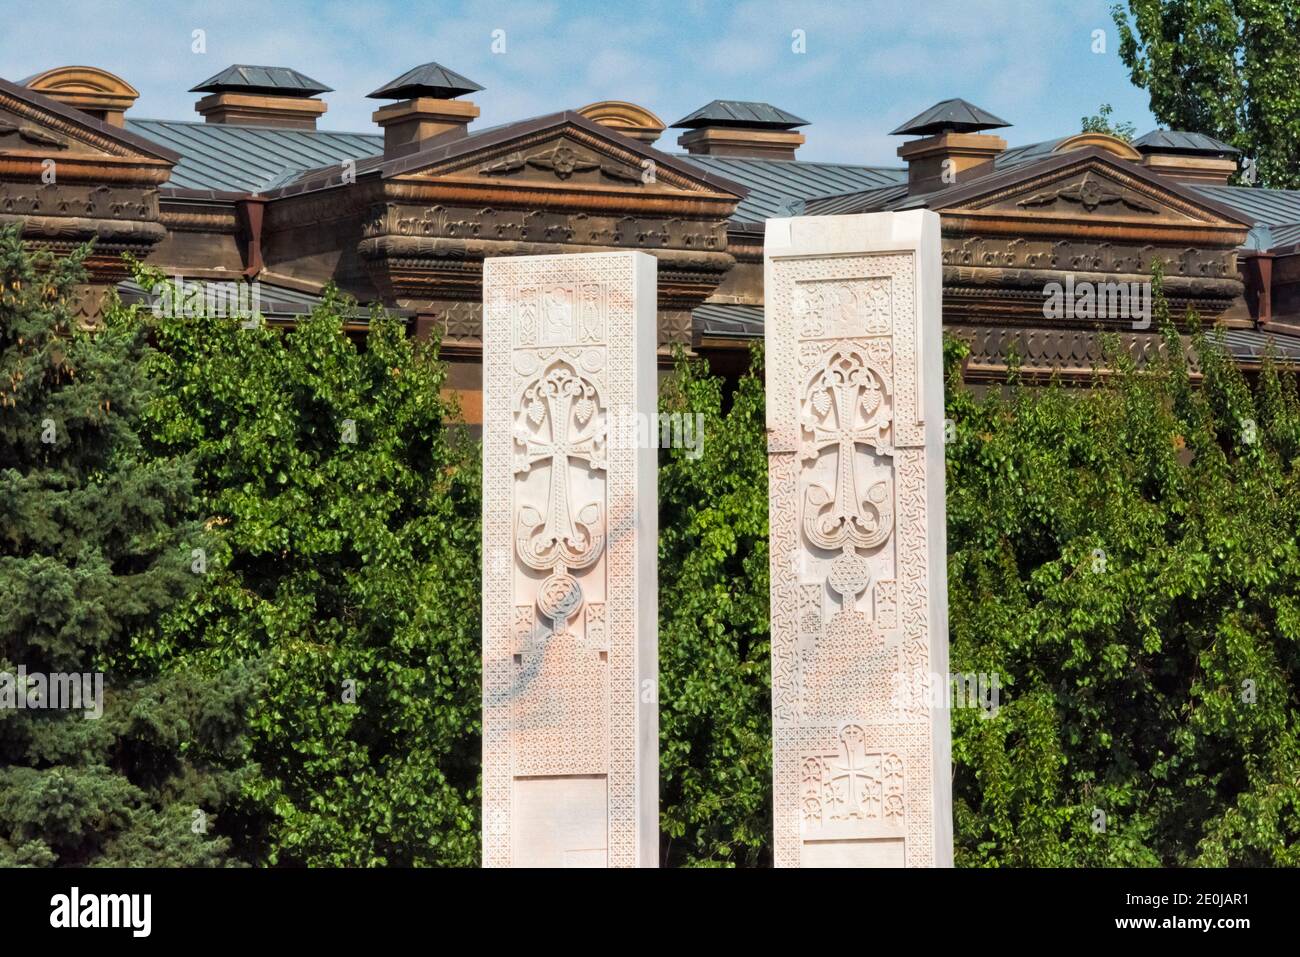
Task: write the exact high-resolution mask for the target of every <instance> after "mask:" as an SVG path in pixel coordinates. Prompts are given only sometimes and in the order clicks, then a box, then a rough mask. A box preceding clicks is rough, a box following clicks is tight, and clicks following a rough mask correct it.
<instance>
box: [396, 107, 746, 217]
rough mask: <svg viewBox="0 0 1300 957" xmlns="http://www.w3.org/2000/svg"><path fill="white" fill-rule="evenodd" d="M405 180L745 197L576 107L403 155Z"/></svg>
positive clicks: (740, 191) (398, 172) (737, 189)
mask: <svg viewBox="0 0 1300 957" xmlns="http://www.w3.org/2000/svg"><path fill="white" fill-rule="evenodd" d="M388 175H390V176H391V175H399V176H401V177H402V178H403V179H404V180H412V179H413V180H418V181H424V182H429V181H437V182H445V183H466V184H469V183H474V184H485V185H498V186H499V185H501V184H509V185H514V186H519V187H521V188H529V187H541V188H547V187H553V188H563V189H567V190H588V189H590V190H604V189H617V190H619V191H623V192H625V191H627V190H629V189H631V190H637V191H645V192H651V193H679V194H680V193H697V194H703V195H709V196H715V197H716V196H720V195H722V196H729V197H734V198H735V199H736V200H739V199H742V198H744V196H745V195H746V190H745V189H744V188H743V187H741V186H739V185H737V184H735V183H731V182H728V181H727V180H725V179H722V178H721V177H717V176H714V175H712V174H710V173H707V172H705V171H704V170H702V169H700V168H699V167H696V166H694V165H692V164H690V163H689V162H687V161H684V160H682V159H681V158H680V157H675V156H670V155H669V154H667V153H662V152H660V151H659V150H656V149H654V148H653V147H651V146H649V145H648V144H646V143H643V142H641V141H639V140H636V139H633V138H631V137H627V136H623V135H621V134H620V133H618V132H617V131H616V130H613V129H611V128H609V127H607V126H604V125H602V124H600V123H596V122H594V121H592V120H589V119H587V118H586V117H585V116H582V115H581V114H578V113H571V112H566V113H560V114H554V115H552V116H550V117H542V118H539V119H538V120H529V121H524V122H522V123H516V124H511V125H509V126H506V127H501V128H498V129H495V130H489V131H484V132H483V133H479V134H476V135H472V136H467V137H462V138H461V139H460V140H458V141H455V142H452V143H450V144H448V145H445V146H440V147H434V148H430V149H426V150H423V151H421V152H420V153H416V154H412V155H411V156H408V157H403V158H402V159H401V160H399V161H397V163H395V164H394V166H393V168H392V169H391V170H389V171H388Z"/></svg>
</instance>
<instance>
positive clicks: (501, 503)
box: [483, 252, 659, 867]
mask: <svg viewBox="0 0 1300 957" xmlns="http://www.w3.org/2000/svg"><path fill="white" fill-rule="evenodd" d="M655 283H656V273H655V259H654V257H653V256H650V255H649V254H647V253H640V252H616V253H593V254H574V255H562V256H514V257H496V258H488V259H486V260H485V261H484V269H483V863H484V866H487V867H511V866H514V867H635V866H641V867H653V866H656V864H657V861H658V848H659V806H658V805H659V750H658V735H659V729H658V712H657V708H658V704H657V692H658V661H657V654H658V630H657V629H658V623H657V601H658V595H657V588H658V580H657V565H656V549H657V539H658V518H657V508H658V496H657V472H656V468H657V463H656V450H655V449H654V448H651V447H650V443H649V442H635V441H620V440H619V439H621V438H622V437H624V436H625V435H627V432H626V430H625V429H624V428H623V425H624V424H625V423H628V422H629V421H633V420H634V419H635V417H637V416H650V415H652V414H653V413H654V411H655V407H656V397H657V379H656V362H655V348H656V342H655V297H656V289H655ZM644 421H653V420H651V419H648V418H647V419H645V420H644Z"/></svg>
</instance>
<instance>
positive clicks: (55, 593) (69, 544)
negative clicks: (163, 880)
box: [0, 227, 250, 866]
mask: <svg viewBox="0 0 1300 957" xmlns="http://www.w3.org/2000/svg"><path fill="white" fill-rule="evenodd" d="M87 252H88V248H83V249H81V250H79V251H77V252H76V253H74V254H73V255H71V256H68V257H66V258H59V259H56V258H53V257H51V256H50V255H48V254H39V253H38V254H33V253H31V252H29V251H28V250H26V249H25V248H24V246H23V244H22V242H21V239H20V232H19V229H18V228H17V227H11V228H7V229H4V230H0V610H2V613H0V682H4V683H5V684H7V685H8V687H7V689H5V692H4V694H3V695H0V697H3V698H4V702H3V706H2V707H0V866H16V865H29V866H69V865H76V866H181V865H217V864H220V863H222V862H223V861H224V860H225V858H226V851H227V849H228V847H229V844H230V841H229V839H228V838H227V837H224V836H221V835H220V834H219V833H218V829H217V827H216V825H217V823H218V820H217V819H219V818H220V817H221V815H222V811H223V809H224V808H225V807H226V806H227V804H228V803H229V801H230V800H231V799H232V798H233V797H234V796H235V795H236V794H237V793H238V790H239V787H240V782H241V780H242V779H243V777H244V776H245V775H244V770H245V766H246V759H245V754H244V748H243V746H242V742H241V739H240V735H239V731H240V725H241V719H242V715H243V712H244V710H245V708H246V706H247V703H248V700H249V696H250V686H249V680H248V676H247V674H246V673H245V671H244V669H242V668H240V667H236V668H234V669H232V670H230V671H228V672H226V673H223V674H200V673H196V672H193V671H187V670H183V669H180V668H175V667H163V663H162V662H160V661H159V660H158V659H157V657H156V656H153V655H151V654H148V653H144V652H143V651H142V649H146V648H149V647H150V646H151V645H152V643H153V640H154V636H155V628H156V625H157V622H158V619H159V618H160V616H161V615H163V614H164V613H166V611H167V610H168V609H169V608H172V607H174V606H175V604H176V603H177V602H178V600H181V599H183V596H185V595H186V594H187V593H188V592H190V591H191V590H192V589H193V588H194V586H195V584H196V582H197V577H198V576H196V575H195V574H193V571H192V560H191V554H192V550H193V549H195V548H198V549H201V548H202V547H203V545H204V544H205V539H204V536H203V530H202V528H201V527H200V525H199V524H198V523H197V522H196V521H194V520H193V518H192V514H193V512H192V501H191V499H192V485H193V476H192V474H191V467H190V463H189V461H188V460H187V459H186V458H184V457H183V456H179V455H166V456H154V455H151V454H150V453H149V452H148V451H147V450H146V448H145V447H144V444H143V443H142V441H141V432H142V430H143V424H142V419H141V416H142V414H143V411H144V409H145V407H146V405H147V404H148V402H149V401H150V397H151V396H152V395H153V394H154V390H155V388H156V383H155V382H154V381H153V380H152V378H151V377H150V376H149V375H148V371H147V370H148V359H149V355H150V350H149V349H148V347H147V345H146V342H145V336H144V330H143V328H142V326H141V325H140V324H139V323H138V322H136V321H134V319H133V318H132V317H131V316H129V315H123V314H121V313H116V312H110V314H109V316H108V317H107V320H106V322H105V324H104V326H103V327H102V328H100V329H99V330H97V331H96V332H95V333H94V334H89V333H87V332H86V331H85V330H84V329H81V328H79V327H78V325H77V323H76V320H75V317H74V315H73V313H72V310H71V303H72V302H73V301H74V300H75V295H76V293H75V287H76V284H77V283H78V282H81V281H84V278H85V270H84V269H83V266H82V263H83V261H84V258H85V256H86V254H87ZM20 668H22V669H25V672H26V674H27V675H28V676H39V678H40V680H41V681H43V682H44V687H41V685H39V684H38V685H37V686H36V687H34V688H31V689H29V688H26V687H22V686H20V684H19V682H18V681H17V674H18V672H19V669H20ZM95 673H99V674H100V675H101V676H102V677H101V679H100V681H101V682H102V684H101V685H100V687H101V688H102V696H103V698H102V706H103V711H102V716H100V717H98V718H95V717H89V718H88V717H87V715H88V714H91V715H93V714H94V711H95V706H94V704H93V699H94V697H95V679H94V677H91V678H90V683H89V687H86V686H84V685H83V686H82V687H81V688H80V690H81V691H83V692H85V691H89V692H90V695H89V696H88V698H82V699H81V701H80V710H74V707H75V705H76V704H77V699H76V698H75V697H74V698H72V699H71V701H68V700H67V699H63V700H56V699H55V697H54V693H53V681H54V679H55V676H59V678H58V680H59V683H60V686H61V687H62V688H63V689H64V690H68V689H69V686H68V685H67V684H64V677H63V676H67V677H74V676H75V677H77V678H78V679H80V676H82V675H91V676H93V675H94V674H95ZM77 683H78V685H81V684H82V683H81V681H80V680H78V682H77ZM23 684H25V682H23ZM29 690H30V691H31V692H32V693H33V695H36V696H39V695H41V694H44V696H45V697H44V701H43V704H45V705H47V706H50V707H44V708H39V709H31V710H27V709H23V708H20V707H19V704H18V698H19V697H20V696H21V697H22V698H23V699H24V703H28V702H29V701H31V697H32V696H31V695H29V694H28V691H29ZM57 705H62V707H57V708H55V707H53V706H57ZM69 705H72V706H74V707H69Z"/></svg>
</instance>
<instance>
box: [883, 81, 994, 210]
mask: <svg viewBox="0 0 1300 957" xmlns="http://www.w3.org/2000/svg"><path fill="white" fill-rule="evenodd" d="M1010 125H1011V124H1010V123H1008V122H1007V121H1006V120H1004V119H1001V118H999V117H997V116H994V115H993V114H992V113H990V112H988V111H987V110H984V109H981V108H980V107H978V106H976V105H975V104H974V103H968V102H966V101H965V100H963V99H960V98H957V97H954V98H953V99H950V100H942V101H940V102H938V103H936V104H935V105H934V106H932V107H930V108H929V109H928V110H925V111H924V112H922V113H920V114H919V115H917V116H914V117H912V118H911V119H910V120H908V121H907V122H906V123H904V124H902V125H901V126H900V127H898V129H896V130H894V131H893V132H892V133H891V134H890V135H891V136H904V135H909V134H912V135H917V136H920V137H921V139H917V140H910V141H908V142H906V143H904V144H903V145H902V146H900V147H899V148H898V155H899V156H900V157H901V158H902V159H903V160H904V161H905V162H906V163H907V187H908V190H907V191H908V193H909V194H918V193H928V192H931V191H932V190H936V189H942V188H944V187H945V186H951V185H953V184H955V183H956V182H957V181H958V180H959V179H960V178H961V174H962V173H963V172H965V171H966V170H969V169H972V168H974V167H977V166H983V165H984V164H985V163H991V162H992V161H993V158H994V157H995V156H997V155H998V154H999V153H1001V152H1002V151H1003V150H1005V149H1006V148H1007V141H1006V140H1004V139H1003V138H1002V137H1000V136H993V135H991V134H988V133H984V132H982V131H983V130H992V129H997V128H999V127H1003V126H1010Z"/></svg>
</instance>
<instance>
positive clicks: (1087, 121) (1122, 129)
mask: <svg viewBox="0 0 1300 957" xmlns="http://www.w3.org/2000/svg"><path fill="white" fill-rule="evenodd" d="M1114 112H1115V109H1114V107H1112V106H1111V105H1110V104H1109V103H1103V104H1102V105H1101V106H1100V107H1099V108H1098V109H1097V112H1096V113H1094V114H1093V115H1092V116H1085V117H1083V118H1082V119H1081V120H1080V124H1079V129H1080V131H1081V132H1083V133H1108V134H1110V135H1111V136H1117V137H1119V138H1120V139H1122V140H1123V141H1124V142H1125V143H1131V142H1133V138H1134V137H1135V136H1136V135H1137V127H1136V126H1134V125H1133V124H1132V123H1127V122H1120V121H1116V120H1112V119H1111V115H1112V114H1113V113H1114Z"/></svg>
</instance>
